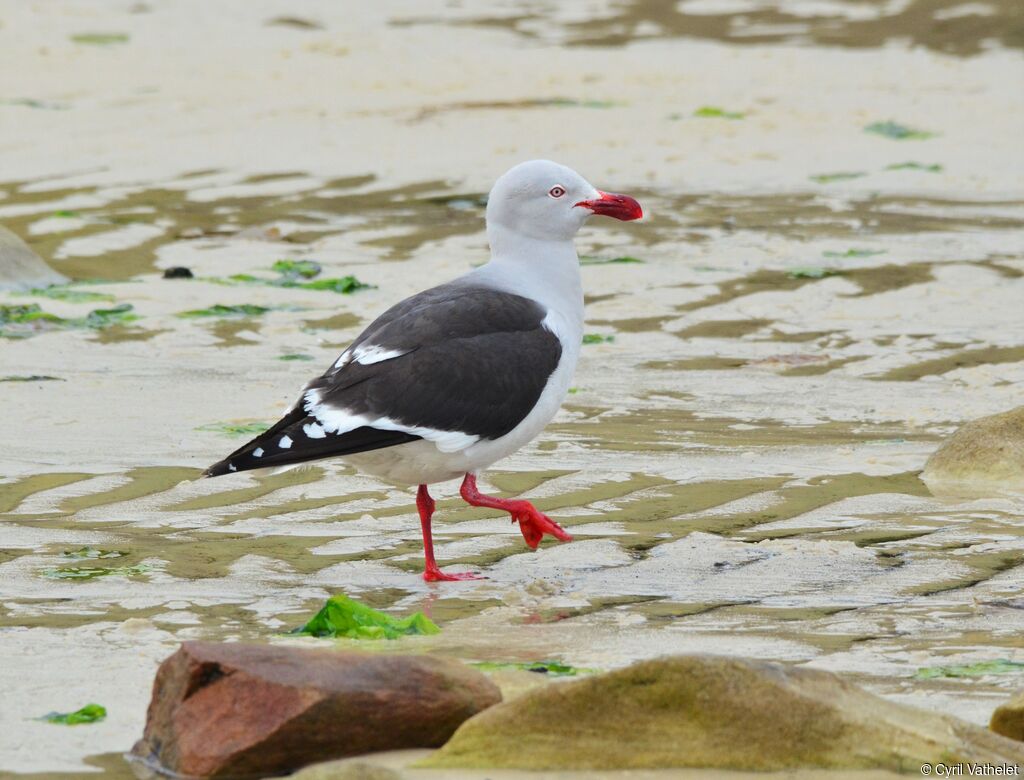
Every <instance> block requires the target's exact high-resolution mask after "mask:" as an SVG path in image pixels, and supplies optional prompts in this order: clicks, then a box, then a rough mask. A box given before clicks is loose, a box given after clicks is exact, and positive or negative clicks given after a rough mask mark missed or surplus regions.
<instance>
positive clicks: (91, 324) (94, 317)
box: [81, 303, 139, 330]
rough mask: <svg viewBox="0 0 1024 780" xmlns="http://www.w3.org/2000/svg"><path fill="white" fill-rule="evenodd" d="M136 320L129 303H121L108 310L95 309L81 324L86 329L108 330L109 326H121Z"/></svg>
mask: <svg viewBox="0 0 1024 780" xmlns="http://www.w3.org/2000/svg"><path fill="white" fill-rule="evenodd" d="M138 318H139V317H138V315H137V314H133V313H132V305H131V304H130V303H122V304H118V305H117V306H114V307H112V308H110V309H95V310H93V311H91V312H89V313H88V314H87V315H86V316H85V319H84V320H81V322H82V324H83V326H84V327H86V328H93V329H95V330H100V329H102V328H109V327H110V326H111V325H123V324H124V323H127V322H134V321H135V320H137V319H138Z"/></svg>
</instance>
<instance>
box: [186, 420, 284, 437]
mask: <svg viewBox="0 0 1024 780" xmlns="http://www.w3.org/2000/svg"><path fill="white" fill-rule="evenodd" d="M269 427H270V426H269V425H267V424H266V423H261V422H251V423H208V424H207V425H200V426H199V427H198V428H196V430H197V431H204V432H206V433H224V434H227V435H228V436H259V435H260V434H261V433H263V432H264V431H265V430H267V428H269Z"/></svg>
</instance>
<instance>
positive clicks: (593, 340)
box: [583, 333, 615, 344]
mask: <svg viewBox="0 0 1024 780" xmlns="http://www.w3.org/2000/svg"><path fill="white" fill-rule="evenodd" d="M611 341H615V336H605V335H604V334H602V333H584V334H583V343H584V344H607V343H608V342H611Z"/></svg>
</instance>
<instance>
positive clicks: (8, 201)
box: [0, 0, 1024, 778]
mask: <svg viewBox="0 0 1024 780" xmlns="http://www.w3.org/2000/svg"><path fill="white" fill-rule="evenodd" d="M646 5H647V4H643V3H635V4H630V3H623V4H619V3H611V2H596V3H569V4H560V5H558V6H557V7H553V4H546V3H541V2H527V3H520V4H515V5H512V4H503V3H490V4H465V5H464V6H462V5H458V4H446V3H442V2H434V1H433V0H429V1H428V2H415V3H414V2H396V3H388V4H380V6H379V7H372V8H371V7H367V4H358V5H346V6H345V7H344V8H342V7H341V6H340V5H339V4H337V3H329V2H326V0H323V1H322V2H307V3H303V4H301V8H299V7H293V4H288V3H284V2H280V1H279V0H278V1H271V0H247V1H246V2H241V0H238V1H234V0H233V1H232V2H221V3H216V4H210V3H202V2H198V0H195V1H188V2H184V1H183V2H174V3H171V2H157V1H156V0H147V2H140V3H132V2H123V3H122V2H116V3H100V2H95V0H92V1H91V2H87V1H86V0H81V1H80V2H67V1H65V0H54V1H53V2H48V3H23V2H16V1H15V0H7V2H0V224H2V225H4V226H5V227H7V228H9V229H11V230H12V231H14V232H15V233H17V234H18V235H20V236H21V237H22V238H24V239H25V240H26V241H27V242H28V243H29V245H30V246H31V247H32V248H33V249H34V250H35V251H36V252H38V253H39V254H40V255H41V256H42V257H43V258H45V259H46V260H47V261H49V262H50V264H51V265H52V266H53V267H54V268H55V269H56V270H58V271H60V272H61V273H63V274H65V275H66V276H68V277H70V278H71V279H73V280H75V283H74V284H72V285H71V286H70V287H68V288H67V289H68V290H70V291H73V292H76V293H80V294H78V295H64V296H62V297H61V298H54V297H45V296H42V295H30V294H29V295H26V294H19V293H13V292H12V293H0V305H4V306H16V305H25V304H31V303H36V304H38V305H39V306H40V307H41V309H42V310H44V311H45V312H49V313H52V314H54V315H57V316H58V317H61V318H63V321H64V324H63V325H59V326H53V327H49V328H31V329H25V328H22V329H20V330H19V329H18V328H17V327H16V326H13V325H5V324H4V323H2V322H0V336H2V337H0V403H2V405H3V409H4V413H3V434H2V436H0V442H2V445H3V446H2V447H0V690H3V691H4V694H5V703H4V706H3V707H2V708H0V773H4V772H9V773H12V774H14V775H16V776H20V775H23V774H24V775H30V776H37V773H42V774H41V775H39V776H47V777H54V778H58V777H78V776H83V775H85V773H86V772H90V773H93V774H100V773H102V776H103V777H111V778H116V777H120V776H126V775H124V773H125V772H127V770H126V769H125V768H124V767H123V765H122V764H121V762H120V758H119V756H118V754H120V753H122V752H124V751H125V750H127V749H128V748H130V746H131V744H132V743H133V741H134V740H135V739H136V738H137V737H138V736H139V735H140V734H141V731H142V727H143V723H144V718H145V708H146V703H147V701H148V698H149V692H150V691H149V687H150V685H151V682H152V677H153V673H154V671H155V668H156V665H157V664H158V663H159V662H160V660H162V659H163V658H164V657H166V656H167V655H169V654H170V653H171V652H173V650H174V648H175V647H176V646H177V644H178V643H179V642H181V641H183V640H185V639H190V638H204V639H248V640H256V641H296V640H294V639H289V638H286V637H284V636H283V634H285V632H287V631H288V630H290V629H292V628H294V627H296V626H298V625H301V624H302V622H304V620H305V619H307V618H308V617H309V616H310V615H311V614H312V613H313V612H315V611H316V609H317V608H318V607H319V605H320V604H321V603H322V602H323V600H324V599H325V598H326V597H327V596H329V595H330V594H333V593H347V594H349V595H351V596H353V597H355V598H358V599H360V600H362V601H365V602H367V603H369V604H372V605H374V606H376V607H378V608H386V609H388V610H394V611H395V612H396V613H399V614H405V613H408V612H413V611H417V610H423V611H425V612H427V613H428V614H429V615H430V616H431V617H432V618H433V619H434V620H435V621H436V622H437V623H438V624H439V625H440V626H441V628H442V632H441V634H440V635H438V636H434V637H416V638H407V639H403V640H401V641H396V642H391V643H386V644H382V645H379V646H376V647H375V649H378V650H379V651H381V652H405V651H417V652H420V651H422V652H430V653H439V654H445V655H451V656H454V657H458V658H462V659H465V660H469V661H510V662H515V661H533V660H537V659H558V660H561V661H564V662H566V663H570V664H573V665H575V666H579V667H585V668H593V669H611V668H616V667H619V666H622V665H625V664H627V663H629V662H631V661H634V660H637V659H642V658H649V657H653V656H657V655H662V654H669V653H684V652H714V653H721V654H736V655H743V656H749V657H755V658H765V659H774V660H781V661H788V662H792V663H798V664H806V665H809V666H813V667H817V668H823V669H828V670H831V671H836V672H839V673H843V674H846V675H849V676H851V677H852V678H853V679H855V680H856V681H857V682H859V683H861V684H863V685H864V686H866V687H867V688H868V689H870V690H872V691H874V692H876V693H878V694H880V695H883V696H886V697H889V698H892V699H894V700H898V701H902V702H906V703H912V704H915V705H917V706H921V707H925V708H928V709H932V710H936V711H941V712H946V713H950V714H953V715H957V716H959V717H961V718H964V719H966V720H969V721H972V722H975V723H979V724H984V723H987V721H988V718H989V716H990V714H991V712H992V710H993V708H994V707H995V706H997V705H998V704H999V703H1000V702H1002V701H1003V700H1005V698H1006V697H1007V696H1008V695H1009V694H1010V693H1011V692H1012V691H1014V690H1017V689H1020V688H1021V687H1022V686H1024V673H1022V671H1021V669H1024V643H1022V640H1021V636H1022V631H1024V582H1022V578H1021V572H1022V570H1024V569H1022V563H1024V521H1022V518H1024V498H1022V497H1021V496H1015V495H1012V494H1006V495H988V496H973V497H971V496H966V497H965V496H951V495H942V496H935V495H933V494H932V493H931V491H930V490H929V489H928V487H927V486H926V485H925V484H924V483H923V482H922V481H921V480H920V478H919V476H918V474H919V472H920V470H921V468H922V467H923V465H924V462H925V460H926V459H927V457H928V456H929V454H930V453H931V452H933V451H934V449H935V448H936V446H937V445H938V444H939V442H940V441H941V440H942V439H943V438H944V437H945V436H947V435H948V434H949V433H950V432H952V431H953V430H955V429H956V427H957V426H958V425H959V424H960V423H962V422H963V421H966V420H970V419H974V418H976V417H979V416H982V415H986V414H992V413H995V412H1000V411H1004V410H1006V409H1009V408H1012V407H1014V406H1019V405H1020V404H1021V403H1024V401H1022V394H1021V387H1022V386H1024V314H1022V312H1021V306H1020V302H1021V301H1022V300H1024V230H1022V228H1024V182H1022V178H1021V172H1022V169H1024V151H1022V147H1021V143H1020V139H1021V138H1022V137H1024V103H1022V101H1021V100H1020V96H1021V94H1022V87H1024V56H1022V52H1021V40H1020V34H1019V30H1020V29H1021V21H1020V12H1019V9H1017V8H1016V5H1015V4H1014V3H1012V2H1002V3H1001V2H986V3H984V4H978V3H972V4H961V5H957V4H954V3H946V2H931V3H928V2H924V0H917V2H912V1H909V0H908V1H907V2H901V3H889V2H867V3H852V2H850V3H847V2H838V1H836V0H828V1H826V2H814V3H811V2H796V3H793V4H792V5H791V6H790V5H789V4H787V10H786V12H785V13H781V12H779V11H777V10H772V8H773V6H771V5H769V4H768V3H764V2H759V1H758V0H737V1H736V2H733V1H732V0H730V2H728V3H725V2H724V1H723V2H721V3H713V2H711V1H710V0H699V1H698V0H685V1H684V2H682V3H679V4H678V5H677V6H673V5H672V4H665V7H664V8H663V9H660V10H659V9H654V10H650V9H648V10H647V11H646V12H645V11H644V7H646ZM957 20H959V21H960V23H959V24H957V25H954V24H953V23H954V22H956V21H957ZM964 20H966V21H964ZM1014 30H1016V31H1018V32H1017V33H1014ZM1015 35H1016V37H1014V36H1015ZM534 157H546V158H551V159H556V160H558V161H560V162H563V163H565V164H568V165H571V166H572V167H574V168H575V169H577V170H579V171H580V172H581V173H582V174H583V175H585V176H586V177H588V179H589V180H590V181H592V182H594V184H595V185H596V186H598V187H601V188H604V189H609V190H613V191H621V192H629V193H631V194H633V195H635V196H636V197H637V198H638V199H639V200H640V201H641V202H642V203H643V205H644V207H645V211H646V213H647V215H648V216H647V217H646V218H645V220H644V221H643V222H642V223H640V224H636V225H634V224H623V223H615V224H596V221H595V224H593V225H591V226H589V227H587V228H586V229H585V231H584V232H583V233H582V234H581V238H580V240H579V242H578V246H579V250H580V254H581V256H582V257H583V260H584V268H583V278H584V285H585V289H586V292H587V322H588V324H587V335H588V339H587V341H588V343H586V344H585V346H584V347H583V357H582V359H581V363H580V367H579V370H578V372H577V375H576V380H575V385H574V388H573V390H572V391H571V395H570V396H569V400H568V401H567V402H566V404H565V406H564V408H563V410H562V411H561V412H560V414H559V417H558V418H557V419H556V421H555V422H554V423H553V424H552V425H551V426H550V427H549V428H548V429H547V431H546V432H545V433H544V434H543V435H542V436H541V438H540V439H539V440H537V441H536V442H534V443H533V444H532V445H530V446H529V447H528V448H526V449H525V450H523V451H522V452H520V453H519V454H517V455H516V456H514V457H513V458H511V459H509V460H508V461H505V462H503V463H501V464H499V465H498V466H497V467H496V469H495V470H494V471H492V472H489V473H488V474H487V475H486V480H485V481H486V483H487V484H488V486H489V487H492V488H494V489H495V490H498V491H509V492H510V493H524V494H526V495H527V496H528V497H530V498H531V499H536V501H537V504H538V506H539V508H541V509H542V510H543V511H545V512H547V513H549V514H550V515H552V517H554V518H556V519H557V520H558V521H559V522H561V523H563V524H564V525H565V526H566V527H567V528H568V529H569V530H570V531H571V532H572V533H573V534H574V536H575V538H576V541H574V542H573V543H571V544H566V545H550V544H545V545H544V546H543V547H542V548H541V549H540V550H539V551H537V552H531V551H529V550H528V549H527V548H526V547H525V545H524V544H523V542H522V539H521V538H520V535H519V533H518V531H517V529H516V528H515V527H513V526H511V525H509V524H508V521H507V519H506V518H504V517H497V516H495V515H494V513H492V512H488V511H485V510H474V509H470V508H467V507H465V506H463V505H462V504H461V502H459V501H458V495H457V483H451V484H445V485H440V486H438V488H437V490H436V491H435V495H437V496H438V499H439V500H438V506H439V514H438V516H437V518H436V523H435V539H436V541H437V550H438V557H439V560H440V562H441V563H442V564H443V565H445V566H448V567H453V568H455V569H460V568H473V569H475V570H479V571H481V572H482V573H484V574H485V575H486V576H487V579H486V580H481V581H476V582H463V583H444V584H442V585H440V586H437V585H427V584H426V583H424V582H422V580H421V579H420V578H419V576H418V572H419V570H420V565H421V557H420V556H421V550H420V541H419V523H418V519H417V516H416V512H415V507H414V503H413V499H414V496H413V493H412V492H410V491H408V490H404V489H399V488H395V487H393V486H390V485H387V484H384V483H381V482H379V481H376V480H374V479H371V478H369V477H366V476H363V475H360V474H358V473H356V472H355V471H354V470H352V469H351V468H349V467H347V466H345V465H344V464H343V463H337V464H335V463H328V464H320V465H317V466H314V467H311V468H307V469H303V470H298V471H293V472H289V473H286V474H281V475H278V476H271V477H254V476H250V475H238V476H231V477H226V478H222V479H217V480H202V481H198V480H197V477H198V475H199V473H200V471H201V470H202V469H203V468H205V467H206V466H208V465H209V464H210V463H212V462H214V461H216V460H218V459H220V458H221V457H223V456H224V455H226V454H227V453H228V452H229V451H231V450H232V449H234V448H235V447H236V446H238V445H239V444H241V443H243V442H244V441H245V436H246V433H247V432H250V433H251V431H253V430H259V428H258V426H260V425H263V424H267V423H270V422H273V421H274V420H276V419H277V417H278V416H279V415H280V414H281V413H282V412H283V411H284V410H285V409H286V408H287V406H288V405H289V404H290V403H291V402H292V401H293V399H294V397H295V394H296V393H297V392H298V391H299V389H300V388H301V387H302V385H303V384H304V383H305V382H306V381H307V380H308V379H309V378H311V377H312V376H313V375H315V374H316V373H318V372H319V371H322V370H323V369H324V368H326V367H327V366H328V365H330V363H331V362H332V361H333V360H334V359H335V358H336V357H337V355H338V353H340V352H341V350H342V349H344V348H345V346H346V345H347V344H348V343H349V341H350V340H351V339H352V338H354V337H355V336H356V335H357V334H358V333H359V331H360V329H361V327H362V326H365V325H366V324H368V322H369V321H370V320H371V319H372V318H373V317H375V316H376V315H377V314H378V313H379V312H381V311H382V310H383V309H385V308H386V307H387V306H389V305H390V304H391V303H392V302H394V301H396V300H398V299H400V298H402V297H404V296H406V295H409V294H411V293H414V292H416V291H418V290H420V289H423V288H425V287H428V286H431V285H433V284H435V283H439V282H441V281H444V280H446V279H449V278H451V277H453V276H456V275H458V274H460V273H463V272H465V271H466V270H468V269H469V268H471V267H472V266H473V265H474V264H478V263H481V262H483V261H484V260H485V259H486V257H487V254H486V253H487V248H486V240H485V236H484V233H483V203H484V201H483V198H484V196H485V194H486V191H487V188H488V187H489V186H490V184H491V183H492V182H493V180H494V179H495V177H496V176H498V175H499V174H500V173H502V172H503V171H504V170H505V169H506V168H508V167H509V166H510V165H512V164H514V163H516V162H518V161H521V160H524V159H530V158H534ZM622 258H631V259H633V260H636V261H637V262H630V261H627V262H623V261H621V259H622ZM282 259H286V260H311V261H315V262H316V263H318V264H319V265H320V266H321V267H322V269H323V270H322V272H321V275H320V278H324V279H326V278H343V277H345V276H348V275H352V276H354V277H356V279H357V280H358V281H359V282H361V283H364V284H365V285H368V286H367V287H365V288H362V289H357V290H355V291H354V292H351V293H348V294H339V293H337V292H333V291H330V290H317V289H307V288H302V287H297V286H284V285H281V284H276V283H275V282H277V281H279V274H278V272H276V271H274V270H273V265H274V263H275V262H276V261H279V260H282ZM178 266H184V267H187V268H189V269H191V271H192V273H193V274H194V276H195V278H193V279H164V278H162V273H163V271H164V269H168V268H172V267H178ZM238 275H246V276H247V277H249V278H247V279H243V280H239V279H238V278H236V279H232V277H237V276H238ZM125 304H130V306H131V307H132V308H131V309H130V310H127V309H123V310H122V311H121V314H120V315H117V317H118V319H113V320H110V322H109V326H99V325H97V326H92V325H83V324H82V323H81V321H84V320H85V319H86V318H87V317H88V314H89V312H90V311H95V310H98V309H99V310H107V309H111V308H112V307H117V306H123V305H125ZM217 306H220V307H235V308H234V309H231V308H220V309H217V308H214V307H217ZM244 307H248V308H244ZM196 312H199V313H198V314H197V313H196ZM189 313H191V314H189ZM124 314H130V315H131V316H121V315H124ZM183 315H184V316H183ZM112 316H113V315H112ZM103 325H108V323H107V322H106V321H104V323H103ZM40 377H43V379H40ZM87 550H92V551H93V552H88V551H87ZM83 551H85V552H83ZM94 553H95V555H94ZM99 555H103V556H104V557H97V556H99ZM76 556H77V557H76ZM91 570H103V571H99V572H96V571H92V573H90V571H91ZM107 570H114V571H107ZM304 641H307V642H315V641H317V640H312V639H310V640H304ZM994 661H1006V662H1008V663H1007V664H1005V665H1004V667H1003V671H1002V672H992V673H984V669H985V667H984V666H980V667H979V666H978V665H979V664H985V663H988V662H994ZM954 668H958V669H961V672H956V671H953V672H951V671H950V669H954ZM965 669H966V671H963V670H965ZM972 669H974V670H975V671H972ZM92 701H95V702H99V703H102V704H103V705H104V706H105V707H106V708H107V710H108V717H107V718H106V720H104V721H103V722H101V723H97V724H94V725H90V726H80V727H60V726H55V725H52V724H49V723H45V722H42V721H40V720H38V718H39V717H40V716H43V715H45V714H46V713H48V712H51V711H67V710H73V709H76V708H78V707H80V706H82V705H83V704H85V703H87V702H92ZM417 776H418V775H417ZM423 776H424V777H430V776H433V775H430V774H426V773H424V774H423ZM493 776H494V777H499V776H501V775H498V774H493ZM637 776H639V775H637ZM709 776H711V775H708V774H702V775H701V777H709ZM722 776H723V777H725V776H726V775H722ZM793 776H794V777H797V776H799V777H803V775H793ZM807 776H808V777H811V776H812V775H807ZM863 776H864V777H867V776H868V775H863ZM467 777H468V775H467Z"/></svg>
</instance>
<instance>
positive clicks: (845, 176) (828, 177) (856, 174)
mask: <svg viewBox="0 0 1024 780" xmlns="http://www.w3.org/2000/svg"><path fill="white" fill-rule="evenodd" d="M862 176H867V174H866V173H864V171H837V172H835V173H816V174H814V175H813V176H810V177H808V178H810V180H811V181H813V182H817V183H818V184H831V183H832V182H834V181H850V180H851V179H859V178H861V177H862Z"/></svg>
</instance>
